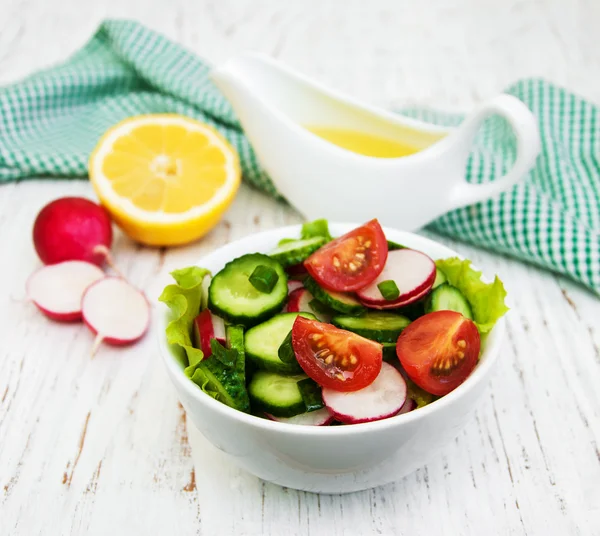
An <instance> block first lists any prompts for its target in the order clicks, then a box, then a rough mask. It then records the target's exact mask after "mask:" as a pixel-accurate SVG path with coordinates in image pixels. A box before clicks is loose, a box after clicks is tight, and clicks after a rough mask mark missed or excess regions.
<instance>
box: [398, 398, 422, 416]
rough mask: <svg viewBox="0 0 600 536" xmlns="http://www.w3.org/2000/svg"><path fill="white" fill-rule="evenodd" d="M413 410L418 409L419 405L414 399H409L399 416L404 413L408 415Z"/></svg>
mask: <svg viewBox="0 0 600 536" xmlns="http://www.w3.org/2000/svg"><path fill="white" fill-rule="evenodd" d="M413 409H417V403H416V402H415V401H414V400H413V399H412V398H407V399H406V402H404V405H403V406H402V409H401V410H400V411H399V412H398V413H397V415H403V414H404V413H408V412H409V411H412V410H413Z"/></svg>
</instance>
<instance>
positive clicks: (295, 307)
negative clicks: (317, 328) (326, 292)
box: [286, 287, 331, 322]
mask: <svg viewBox="0 0 600 536" xmlns="http://www.w3.org/2000/svg"><path fill="white" fill-rule="evenodd" d="M314 299H315V297H314V296H313V295H312V294H311V293H310V292H309V291H308V290H306V289H305V288H304V287H302V288H299V289H296V290H294V291H293V292H292V293H291V294H290V295H289V300H288V304H287V307H286V311H287V312H288V313H312V314H313V315H315V316H316V317H317V319H318V320H320V321H321V322H329V321H330V320H331V318H330V317H329V315H326V314H323V313H319V312H317V311H315V310H314V309H313V308H312V307H311V305H310V302H311V301H313V300H314Z"/></svg>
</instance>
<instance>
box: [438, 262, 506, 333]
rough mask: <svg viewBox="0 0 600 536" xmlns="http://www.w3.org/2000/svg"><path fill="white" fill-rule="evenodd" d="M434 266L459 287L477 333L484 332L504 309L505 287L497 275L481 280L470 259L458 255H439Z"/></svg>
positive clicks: (487, 330) (492, 325)
mask: <svg viewBox="0 0 600 536" xmlns="http://www.w3.org/2000/svg"><path fill="white" fill-rule="evenodd" d="M436 265H437V267H438V268H439V269H440V270H441V271H442V272H443V273H444V275H445V276H446V277H447V278H448V282H449V283H450V284H451V285H452V286H454V287H456V288H457V289H458V290H460V291H461V292H462V293H463V295H464V296H465V298H466V299H467V301H468V302H469V303H470V304H471V308H472V309H473V316H474V319H475V324H476V325H477V327H478V328H479V331H480V332H481V333H488V332H489V331H490V330H491V329H492V328H493V327H494V324H495V323H496V322H497V321H498V320H499V319H500V318H501V317H502V316H503V315H504V314H505V313H506V312H507V311H508V307H507V306H506V304H505V303H504V299H505V298H506V290H504V285H503V284H502V281H500V279H498V276H496V278H495V279H494V282H493V283H484V282H483V281H482V280H481V272H478V271H477V270H475V269H473V268H472V267H471V261H468V260H462V259H459V258H458V257H451V258H449V259H440V260H438V261H436Z"/></svg>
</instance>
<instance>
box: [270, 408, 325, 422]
mask: <svg viewBox="0 0 600 536" xmlns="http://www.w3.org/2000/svg"><path fill="white" fill-rule="evenodd" d="M265 415H266V416H267V417H268V418H269V419H271V420H272V421H277V422H285V423H287V424H301V425H304V426H327V425H328V424H331V423H332V422H333V415H332V414H331V412H330V411H329V410H328V409H327V408H321V409H318V410H316V411H309V412H308V413H300V415H295V416H294V417H288V418H284V417H275V416H274V415H271V414H269V413H265Z"/></svg>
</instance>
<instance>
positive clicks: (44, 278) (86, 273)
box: [27, 261, 104, 322]
mask: <svg viewBox="0 0 600 536" xmlns="http://www.w3.org/2000/svg"><path fill="white" fill-rule="evenodd" d="M103 277H104V272H103V271H102V270H100V268H98V267H97V266H96V265H95V264H90V263H89V262H83V261H65V262H60V263H58V264H52V265H50V266H44V267H43V268H40V269H39V270H37V271H36V272H34V273H33V274H31V276H29V279H28V280H27V296H28V297H29V299H30V300H32V301H33V303H35V305H36V306H37V307H38V309H39V310H40V311H42V313H44V314H45V315H46V316H47V317H49V318H52V319H53V320H58V321H59V322H73V321H75V320H81V298H82V296H83V293H84V292H85V291H86V289H87V288H88V287H89V286H90V285H91V284H92V283H94V282H95V281H98V280H99V279H102V278H103Z"/></svg>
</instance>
